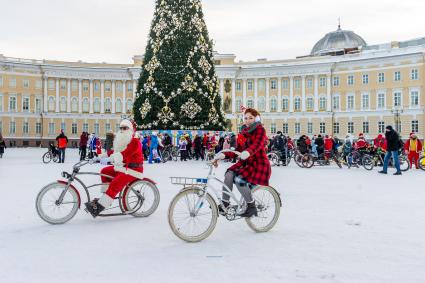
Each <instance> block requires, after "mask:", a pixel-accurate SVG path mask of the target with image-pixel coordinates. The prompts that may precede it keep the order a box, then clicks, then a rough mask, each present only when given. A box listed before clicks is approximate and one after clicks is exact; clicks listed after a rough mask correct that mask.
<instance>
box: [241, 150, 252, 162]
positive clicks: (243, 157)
mask: <svg viewBox="0 0 425 283" xmlns="http://www.w3.org/2000/svg"><path fill="white" fill-rule="evenodd" d="M250 155H251V154H249V152H248V151H246V150H244V151H242V153H241V156H240V158H241V159H242V160H246V159H248V158H249V156H250Z"/></svg>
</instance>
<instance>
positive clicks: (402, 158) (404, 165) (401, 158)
mask: <svg viewBox="0 0 425 283" xmlns="http://www.w3.org/2000/svg"><path fill="white" fill-rule="evenodd" d="M398 159H399V161H400V170H401V171H403V172H405V171H407V170H409V169H410V163H409V160H407V157H406V155H400V156H399V157H398Z"/></svg>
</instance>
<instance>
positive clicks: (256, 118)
mask: <svg viewBox="0 0 425 283" xmlns="http://www.w3.org/2000/svg"><path fill="white" fill-rule="evenodd" d="M240 132H241V134H242V135H243V136H244V138H245V141H244V143H243V144H240V145H239V146H238V148H237V150H238V151H240V152H242V153H241V155H240V160H239V161H238V162H237V163H236V164H234V165H233V166H231V167H230V168H229V169H227V171H226V173H225V175H224V183H225V184H226V186H227V187H228V188H230V189H233V184H235V185H236V187H237V188H238V190H239V192H240V193H241V195H242V196H243V198H244V199H245V201H246V203H247V208H246V211H245V212H244V213H242V214H241V215H240V216H241V217H251V216H254V215H255V216H257V207H256V206H255V201H254V199H253V197H252V194H251V187H252V186H251V185H263V186H268V185H269V180H270V175H271V167H270V162H269V160H268V158H267V154H266V150H265V142H266V140H267V135H266V130H265V129H264V127H263V125H262V124H261V120H260V113H258V111H257V110H255V109H253V108H247V109H246V110H245V112H244V125H243V126H242V127H241V131H240ZM226 154H227V153H226ZM229 156H230V154H228V156H227V157H229ZM225 158H226V155H225V154H223V153H221V154H218V155H217V156H216V157H215V159H214V161H213V164H214V166H217V162H218V160H222V159H225ZM223 190H225V188H224V187H223ZM223 205H224V208H223V207H220V208H219V210H220V213H222V214H223V213H224V210H225V209H226V208H227V207H228V206H229V205H230V196H229V195H227V194H225V193H223Z"/></svg>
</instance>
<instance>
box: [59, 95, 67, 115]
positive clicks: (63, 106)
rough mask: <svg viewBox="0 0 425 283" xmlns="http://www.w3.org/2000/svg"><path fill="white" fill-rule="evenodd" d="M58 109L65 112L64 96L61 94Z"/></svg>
mask: <svg viewBox="0 0 425 283" xmlns="http://www.w3.org/2000/svg"><path fill="white" fill-rule="evenodd" d="M60 102H61V103H60V111H61V112H66V104H67V103H66V102H67V101H66V97H65V96H61V100H60Z"/></svg>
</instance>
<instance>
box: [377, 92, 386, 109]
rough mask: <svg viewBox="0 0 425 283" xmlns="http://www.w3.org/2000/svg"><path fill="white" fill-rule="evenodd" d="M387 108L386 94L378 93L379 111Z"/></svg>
mask: <svg viewBox="0 0 425 283" xmlns="http://www.w3.org/2000/svg"><path fill="white" fill-rule="evenodd" d="M383 108H385V93H378V109H383Z"/></svg>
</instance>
